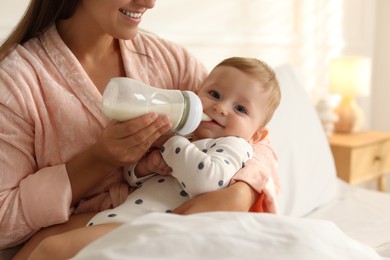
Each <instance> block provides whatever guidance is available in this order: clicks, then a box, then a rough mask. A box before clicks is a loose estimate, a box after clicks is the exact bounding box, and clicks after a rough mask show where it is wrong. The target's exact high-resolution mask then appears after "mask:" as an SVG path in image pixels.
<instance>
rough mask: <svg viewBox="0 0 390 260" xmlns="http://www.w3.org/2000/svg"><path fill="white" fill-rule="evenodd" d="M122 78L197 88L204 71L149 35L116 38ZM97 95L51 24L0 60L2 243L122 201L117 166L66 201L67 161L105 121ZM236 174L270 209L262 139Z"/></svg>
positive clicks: (268, 155)
mask: <svg viewBox="0 0 390 260" xmlns="http://www.w3.org/2000/svg"><path fill="white" fill-rule="evenodd" d="M120 48H121V52H122V57H123V62H124V66H125V70H126V74H127V76H128V77H131V78H134V79H138V80H141V81H143V82H145V83H147V84H149V85H152V86H156V87H161V88H166V89H183V90H184V89H190V90H191V89H195V88H197V87H199V86H200V85H201V83H202V81H203V79H204V78H205V76H206V75H207V72H206V69H205V68H204V66H203V65H201V64H200V63H199V62H198V61H197V60H196V59H194V57H192V56H191V55H190V54H189V53H188V52H187V51H185V50H184V49H183V48H181V47H180V46H178V45H176V44H174V43H171V42H167V41H165V40H163V39H161V38H159V37H157V36H155V35H153V34H148V33H140V34H139V35H138V36H137V37H136V38H135V39H134V40H132V41H120ZM101 99H102V96H101V94H100V92H99V91H98V90H97V88H96V87H95V85H94V84H93V82H92V81H91V80H90V78H89V77H88V75H87V74H86V72H85V71H84V70H83V68H82V67H81V65H80V63H79V62H78V60H77V59H76V58H75V56H74V55H73V53H72V52H71V51H70V50H69V49H68V48H67V46H66V45H65V44H64V42H63V41H62V39H61V38H60V36H59V35H58V32H57V30H56V27H55V26H53V27H51V28H50V29H49V30H48V31H47V32H46V33H45V34H44V35H42V36H41V37H39V38H36V39H32V40H30V41H28V42H26V43H25V44H24V45H23V46H18V47H17V48H16V49H15V50H14V51H13V52H12V53H11V54H10V55H9V56H8V57H7V58H6V59H5V60H4V61H3V62H1V63H0V249H2V248H6V247H10V246H13V245H16V244H19V243H21V242H22V241H24V240H26V239H27V238H29V237H30V236H31V235H32V234H33V233H34V232H36V231H37V230H39V229H41V228H42V227H47V226H51V225H54V224H58V223H63V222H66V221H67V220H68V218H69V215H70V214H73V213H82V212H92V211H98V210H99V211H100V210H104V209H107V208H110V207H115V206H117V205H119V204H120V203H122V202H123V201H124V200H125V198H126V196H127V195H128V192H129V189H128V186H127V184H126V183H125V182H124V179H123V176H122V169H118V171H116V172H113V173H112V174H111V175H109V176H107V178H106V179H105V180H104V181H103V182H102V183H100V185H98V186H97V187H96V188H95V189H94V190H91V191H90V192H89V194H87V195H86V196H85V198H84V199H83V200H81V201H80V202H79V203H78V204H77V207H76V208H72V207H71V199H72V198H71V197H72V192H71V186H70V182H69V179H68V175H67V172H66V167H65V163H66V162H67V161H68V160H70V159H71V158H72V157H74V156H76V155H77V154H78V153H79V152H80V151H82V150H84V149H86V148H87V147H89V146H90V145H92V144H93V143H94V142H95V140H96V139H97V137H98V136H99V135H100V133H101V131H102V129H103V128H104V127H105V126H106V125H107V124H108V122H109V120H108V119H107V118H105V117H104V115H103V114H102V113H101V111H100V103H101ZM256 151H257V154H258V155H260V156H258V158H259V160H251V163H248V164H247V167H245V168H244V170H242V171H241V172H239V173H238V174H237V175H236V177H235V179H236V180H243V181H245V182H247V183H249V184H250V185H251V186H252V187H253V188H254V189H256V190H257V191H258V192H263V194H265V195H266V204H267V208H268V209H269V211H270V212H275V211H276V210H277V209H276V201H275V196H276V194H277V193H278V190H279V183H278V180H277V177H276V156H275V154H274V152H273V150H272V148H271V147H270V146H269V142H268V140H265V141H264V142H262V143H261V144H259V145H258V146H257V147H256V148H255V156H256Z"/></svg>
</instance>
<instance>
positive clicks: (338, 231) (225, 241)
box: [74, 65, 390, 260]
mask: <svg viewBox="0 0 390 260" xmlns="http://www.w3.org/2000/svg"><path fill="white" fill-rule="evenodd" d="M276 72H277V75H278V78H279V81H280V85H281V88H282V102H281V105H280V107H279V109H278V110H277V112H276V114H275V115H274V118H273V119H272V121H271V124H270V130H271V131H270V132H271V138H272V142H273V144H274V146H275V149H276V150H277V152H278V154H279V157H280V165H279V175H280V178H281V183H282V187H283V190H282V194H281V196H280V198H279V202H280V214H279V215H273V214H259V213H242V212H237V213H231V212H230V213H228V212H213V213H211V212H210V213H201V214H194V215H190V216H179V215H174V214H166V213H150V214H147V215H145V216H142V217H138V218H135V219H133V220H131V221H130V222H128V223H126V224H124V225H123V226H121V227H119V228H118V229H116V230H114V231H113V232H111V233H109V234H107V235H106V236H104V237H103V238H101V239H99V240H97V241H95V242H94V243H92V244H91V245H89V246H88V247H86V248H85V249H83V250H82V251H81V252H80V253H79V254H78V255H77V256H76V257H75V258H74V259H80V260H82V259H299V260H302V259H316V260H317V259H338V260H339V259H353V260H356V259H390V194H389V193H380V192H377V191H373V190H367V189H362V188H359V187H353V186H350V185H348V184H346V183H344V182H343V181H341V180H339V179H338V178H337V177H336V172H335V166H334V162H333V158H332V154H331V151H330V148H329V145H328V142H327V137H326V135H325V133H324V131H323V129H322V126H321V123H320V121H319V119H318V117H317V114H316V112H315V110H314V107H313V105H312V104H311V102H310V100H309V98H308V95H307V93H306V91H305V89H304V88H303V86H302V85H301V84H300V82H301V80H300V79H299V76H298V74H297V73H296V72H295V71H294V69H293V68H292V67H291V66H289V65H284V66H280V67H278V68H276Z"/></svg>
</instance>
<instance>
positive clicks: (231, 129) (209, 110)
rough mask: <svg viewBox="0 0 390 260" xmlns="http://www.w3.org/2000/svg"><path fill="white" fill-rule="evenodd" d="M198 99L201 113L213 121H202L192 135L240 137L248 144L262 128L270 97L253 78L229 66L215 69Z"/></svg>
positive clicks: (199, 136)
mask: <svg viewBox="0 0 390 260" xmlns="http://www.w3.org/2000/svg"><path fill="white" fill-rule="evenodd" d="M198 96H199V98H200V99H201V101H202V104H203V112H204V113H206V114H207V115H208V116H209V117H211V118H212V119H213V120H212V121H203V122H202V123H201V124H200V125H199V127H198V128H197V130H196V131H195V132H194V134H195V136H197V137H198V138H218V137H223V136H240V137H242V138H244V139H246V140H251V138H252V136H253V135H254V133H255V132H256V131H257V130H258V129H261V128H262V123H263V122H264V118H265V112H266V109H265V108H266V101H267V99H268V97H269V93H267V92H265V91H264V88H263V86H262V83H261V82H259V81H258V80H257V79H255V78H254V77H252V76H249V75H248V74H245V73H244V72H242V71H240V70H238V69H236V68H233V67H229V66H220V67H217V68H215V69H214V70H213V71H212V72H211V73H210V75H209V76H208V77H207V79H206V80H205V82H204V84H203V86H202V88H201V89H200V90H199V92H198Z"/></svg>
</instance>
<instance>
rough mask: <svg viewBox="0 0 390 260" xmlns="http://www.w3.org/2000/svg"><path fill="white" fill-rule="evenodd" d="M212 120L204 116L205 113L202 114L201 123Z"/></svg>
mask: <svg viewBox="0 0 390 260" xmlns="http://www.w3.org/2000/svg"><path fill="white" fill-rule="evenodd" d="M211 120H212V119H211V118H210V117H209V116H208V115H206V114H205V113H202V121H211Z"/></svg>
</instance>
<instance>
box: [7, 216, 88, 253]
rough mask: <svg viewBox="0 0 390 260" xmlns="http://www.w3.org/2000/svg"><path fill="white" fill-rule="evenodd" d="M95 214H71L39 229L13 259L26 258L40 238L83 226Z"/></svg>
mask: <svg viewBox="0 0 390 260" xmlns="http://www.w3.org/2000/svg"><path fill="white" fill-rule="evenodd" d="M95 214H96V213H86V214H79V215H72V216H70V217H69V220H68V222H66V223H63V224H58V225H54V226H50V227H47V228H43V229H41V230H40V231H38V232H37V233H36V234H34V235H33V236H32V237H31V238H30V240H29V241H27V242H26V244H25V245H24V246H23V247H22V248H21V249H20V250H19V252H18V253H17V254H16V255H15V256H14V258H13V259H14V260H25V259H28V256H29V255H30V254H31V252H32V251H33V250H34V249H35V248H36V247H37V246H38V244H39V243H40V242H41V241H42V240H44V239H45V238H47V237H49V236H53V235H57V234H61V233H64V232H67V231H70V230H73V229H77V228H80V227H84V226H85V225H86V224H87V223H88V221H89V220H90V219H91V218H92V217H93V216H94V215H95Z"/></svg>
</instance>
